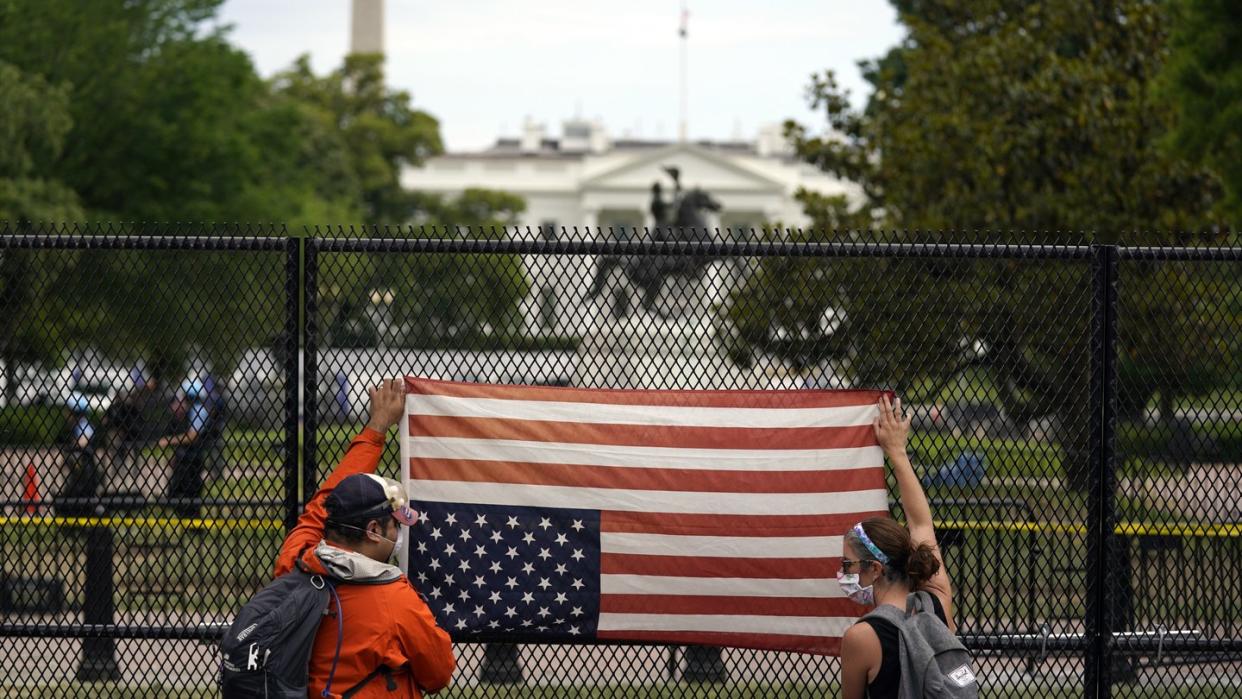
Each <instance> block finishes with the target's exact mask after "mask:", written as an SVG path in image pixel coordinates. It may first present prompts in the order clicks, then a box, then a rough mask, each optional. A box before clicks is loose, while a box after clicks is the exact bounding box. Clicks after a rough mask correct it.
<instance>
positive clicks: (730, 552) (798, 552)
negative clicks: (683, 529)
mask: <svg viewBox="0 0 1242 699" xmlns="http://www.w3.org/2000/svg"><path fill="white" fill-rule="evenodd" d="M842 538H843V537H840V536H791V537H757V536H671V535H667V534H635V533H629V532H621V533H602V534H600V538H599V547H600V550H601V551H603V552H604V553H629V554H647V555H653V556H720V557H730V556H733V557H739V558H824V557H826V556H834V555H836V554H838V553H840V552H841V541H842Z"/></svg>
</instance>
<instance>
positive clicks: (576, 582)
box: [569, 578, 586, 590]
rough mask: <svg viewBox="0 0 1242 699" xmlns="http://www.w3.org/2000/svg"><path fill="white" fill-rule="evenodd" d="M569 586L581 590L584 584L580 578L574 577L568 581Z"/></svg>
mask: <svg viewBox="0 0 1242 699" xmlns="http://www.w3.org/2000/svg"><path fill="white" fill-rule="evenodd" d="M569 586H570V587H572V588H574V589H575V590H581V589H582V588H584V587H586V585H583V584H582V578H574V581H573V582H572V583H570V585H569Z"/></svg>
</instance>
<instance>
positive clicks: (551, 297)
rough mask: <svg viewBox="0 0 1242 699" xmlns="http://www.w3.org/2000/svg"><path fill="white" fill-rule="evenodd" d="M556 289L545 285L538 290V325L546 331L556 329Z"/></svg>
mask: <svg viewBox="0 0 1242 699" xmlns="http://www.w3.org/2000/svg"><path fill="white" fill-rule="evenodd" d="M556 305H557V298H556V289H555V288H554V287H551V286H545V287H543V288H541V289H540V290H539V327H540V328H542V329H543V330H544V331H546V332H551V331H554V330H556V320H557V319H556V313H557V308H556Z"/></svg>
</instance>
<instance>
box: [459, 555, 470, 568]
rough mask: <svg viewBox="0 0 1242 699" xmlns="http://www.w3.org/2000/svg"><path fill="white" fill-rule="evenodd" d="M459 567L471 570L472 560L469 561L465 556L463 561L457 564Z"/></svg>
mask: <svg viewBox="0 0 1242 699" xmlns="http://www.w3.org/2000/svg"><path fill="white" fill-rule="evenodd" d="M457 567H458V568H461V569H462V570H463V571H467V570H470V561H467V560H466V559H464V558H463V559H461V563H458V564H457Z"/></svg>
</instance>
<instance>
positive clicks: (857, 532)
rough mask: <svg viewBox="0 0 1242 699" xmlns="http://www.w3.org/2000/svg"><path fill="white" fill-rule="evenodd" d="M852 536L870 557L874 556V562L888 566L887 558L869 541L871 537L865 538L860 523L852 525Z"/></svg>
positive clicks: (864, 532) (865, 534) (865, 533)
mask: <svg viewBox="0 0 1242 699" xmlns="http://www.w3.org/2000/svg"><path fill="white" fill-rule="evenodd" d="M854 534H855V535H857V536H858V540H859V541H860V542H862V545H863V546H865V547H866V548H867V551H869V552H870V553H871V555H872V556H875V560H877V561H879V562H881V563H883V564H885V565H888V556H885V555H884V552H883V551H881V550H880V547H879V546H876V545H875V543H874V542H872V541H871V537H869V536H867V532H866V531H865V530H864V529H863V525H862V522H859V523H858V524H855V525H854Z"/></svg>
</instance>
